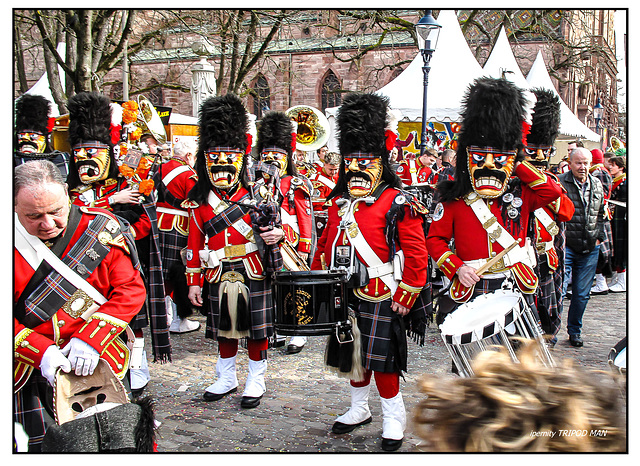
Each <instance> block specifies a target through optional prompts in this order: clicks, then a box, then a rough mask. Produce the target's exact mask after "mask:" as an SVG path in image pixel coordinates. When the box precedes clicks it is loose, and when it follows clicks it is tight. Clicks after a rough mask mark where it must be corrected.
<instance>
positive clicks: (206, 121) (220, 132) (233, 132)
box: [198, 94, 249, 152]
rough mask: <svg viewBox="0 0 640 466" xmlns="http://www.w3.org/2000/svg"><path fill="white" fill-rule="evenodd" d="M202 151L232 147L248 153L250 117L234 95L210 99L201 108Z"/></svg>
mask: <svg viewBox="0 0 640 466" xmlns="http://www.w3.org/2000/svg"><path fill="white" fill-rule="evenodd" d="M198 124H199V127H200V150H201V151H204V150H207V149H209V148H211V147H231V148H238V149H240V150H242V151H243V152H245V151H246V148H247V145H248V140H247V133H248V132H249V117H248V115H247V110H246V109H245V107H244V105H243V103H242V101H241V100H240V99H239V98H238V97H237V96H236V95H234V94H226V95H223V96H217V97H209V98H208V99H207V100H205V101H204V102H203V103H202V105H201V106H200V112H199V122H198Z"/></svg>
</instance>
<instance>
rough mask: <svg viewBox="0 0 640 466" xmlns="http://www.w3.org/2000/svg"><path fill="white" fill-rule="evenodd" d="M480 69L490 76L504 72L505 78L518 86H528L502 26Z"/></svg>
mask: <svg viewBox="0 0 640 466" xmlns="http://www.w3.org/2000/svg"><path fill="white" fill-rule="evenodd" d="M482 71H483V72H484V73H485V75H486V76H490V77H492V78H501V77H502V74H503V72H504V73H505V75H504V77H505V79H507V80H509V81H511V82H512V83H513V84H515V85H516V86H518V87H519V88H521V89H528V88H529V84H528V83H527V80H526V79H525V77H524V75H523V74H522V71H520V66H519V65H518V62H517V61H516V57H515V56H514V55H513V50H512V49H511V44H510V43H509V39H508V38H507V33H506V30H505V28H504V26H502V27H501V28H500V33H499V34H498V39H497V40H496V43H495V44H494V46H493V49H492V50H491V53H490V54H489V58H488V59H487V61H486V62H485V64H484V67H482Z"/></svg>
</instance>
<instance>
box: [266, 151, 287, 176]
mask: <svg viewBox="0 0 640 466" xmlns="http://www.w3.org/2000/svg"><path fill="white" fill-rule="evenodd" d="M260 160H261V161H263V162H265V163H270V164H273V165H277V167H278V171H279V172H280V178H282V177H283V176H284V175H285V173H286V171H287V165H288V163H289V161H288V160H287V153H286V152H285V151H283V150H281V149H278V148H277V147H271V148H268V149H265V150H263V151H262V153H261V154H260ZM266 176H269V175H266Z"/></svg>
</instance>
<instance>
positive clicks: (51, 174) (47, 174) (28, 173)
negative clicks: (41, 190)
mask: <svg viewBox="0 0 640 466" xmlns="http://www.w3.org/2000/svg"><path fill="white" fill-rule="evenodd" d="M13 173H14V184H13V198H14V199H15V198H16V197H17V196H18V192H20V190H21V189H22V188H29V187H34V186H40V185H43V184H45V183H55V184H59V185H61V186H63V187H64V188H65V189H66V187H67V183H66V182H65V179H64V178H63V176H62V173H60V169H59V168H58V167H57V166H56V164H54V163H53V162H51V161H49V160H30V161H29V162H25V163H23V164H21V165H18V166H17V167H16V168H15V169H14V172H13Z"/></svg>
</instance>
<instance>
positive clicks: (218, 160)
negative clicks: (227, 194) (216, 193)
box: [204, 147, 244, 190]
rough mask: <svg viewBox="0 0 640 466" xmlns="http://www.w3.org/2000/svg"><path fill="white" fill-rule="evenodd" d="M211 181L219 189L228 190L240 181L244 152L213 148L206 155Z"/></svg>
mask: <svg viewBox="0 0 640 466" xmlns="http://www.w3.org/2000/svg"><path fill="white" fill-rule="evenodd" d="M204 155H205V157H206V164H207V174H208V175H209V180H210V181H211V183H212V184H213V185H214V186H215V187H216V188H218V189H222V190H228V189H231V188H233V187H235V186H236V185H237V184H238V181H239V180H240V172H241V171H242V165H243V163H244V152H243V151H241V150H240V149H232V148H227V147H212V148H210V149H209V150H207V151H205V153H204Z"/></svg>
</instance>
